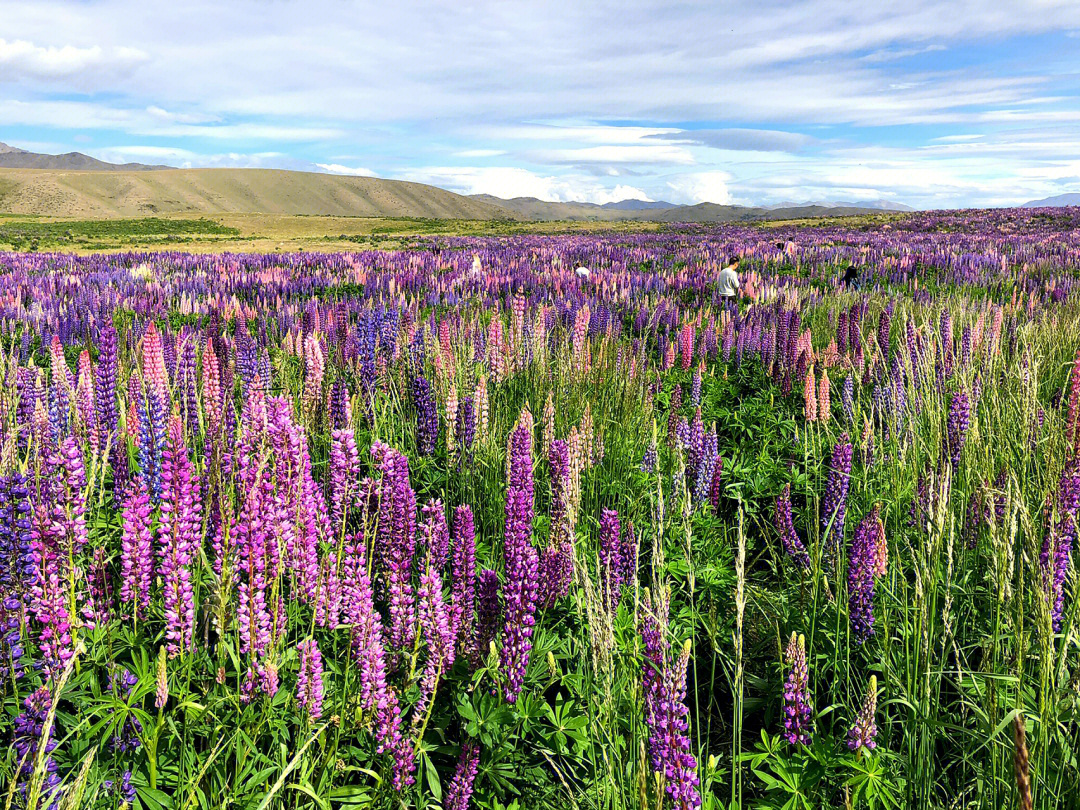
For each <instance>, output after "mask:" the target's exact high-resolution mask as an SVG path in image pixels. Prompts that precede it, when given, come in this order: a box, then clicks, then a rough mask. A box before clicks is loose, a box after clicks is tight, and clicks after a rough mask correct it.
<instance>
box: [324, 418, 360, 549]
mask: <svg viewBox="0 0 1080 810" xmlns="http://www.w3.org/2000/svg"><path fill="white" fill-rule="evenodd" d="M359 475H360V451H359V450H357V448H356V436H355V435H354V434H353V432H352V429H351V428H340V429H337V430H335V431H334V432H333V433H332V435H331V441H330V473H329V479H330V521H331V523H332V525H333V531H334V533H335V535H337V536H340V532H341V531H343V529H344V526H345V520H346V517H347V515H348V510H349V509H350V508H351V507H352V506H353V502H354V501H355V499H356V495H357V481H358V480H359Z"/></svg>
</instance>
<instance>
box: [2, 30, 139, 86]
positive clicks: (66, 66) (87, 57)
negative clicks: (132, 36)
mask: <svg viewBox="0 0 1080 810" xmlns="http://www.w3.org/2000/svg"><path fill="white" fill-rule="evenodd" d="M147 59H149V57H148V56H147V54H146V52H145V51H141V50H139V49H138V48H130V47H115V48H108V49H106V48H102V47H100V46H97V45H95V46H92V47H89V48H79V47H75V46H73V45H62V46H60V47H56V46H47V47H46V46H41V45H35V44H34V43H33V42H29V41H27V40H25V39H16V40H10V41H9V40H6V39H0V81H3V80H4V79H5V78H7V79H11V80H15V79H19V78H24V79H38V80H49V79H69V78H73V77H79V78H86V76H85V74H87V73H90V74H94V75H96V76H99V77H102V78H104V77H111V78H118V77H121V76H126V75H128V74H130V73H131V71H133V70H134V69H135V68H136V67H138V66H139V65H141V64H142V63H144V62H146V61H147Z"/></svg>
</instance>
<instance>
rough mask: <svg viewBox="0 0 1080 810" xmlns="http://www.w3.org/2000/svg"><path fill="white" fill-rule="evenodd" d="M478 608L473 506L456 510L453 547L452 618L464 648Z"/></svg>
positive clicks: (470, 633) (451, 567)
mask: <svg viewBox="0 0 1080 810" xmlns="http://www.w3.org/2000/svg"><path fill="white" fill-rule="evenodd" d="M475 611H476V528H475V524H474V521H473V512H472V509H471V508H470V507H469V506H468V505H467V504H462V505H461V506H459V507H458V508H457V509H455V510H454V549H453V553H452V555H451V558H450V619H451V629H452V631H453V634H454V637H455V638H456V639H457V648H458V650H459V651H461V652H464V651H465V650H466V649H467V647H468V645H469V643H471V641H472V637H473V622H474V620H475Z"/></svg>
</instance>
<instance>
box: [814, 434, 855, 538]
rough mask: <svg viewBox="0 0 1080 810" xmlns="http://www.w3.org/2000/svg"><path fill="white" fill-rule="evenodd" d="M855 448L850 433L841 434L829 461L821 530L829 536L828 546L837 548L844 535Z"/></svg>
mask: <svg viewBox="0 0 1080 810" xmlns="http://www.w3.org/2000/svg"><path fill="white" fill-rule="evenodd" d="M853 453H854V448H853V447H852V445H851V441H850V440H849V439H848V434H847V433H843V434H841V436H840V438H839V439H838V440H837V442H836V445H835V446H834V447H833V452H832V459H831V460H830V462H829V474H828V477H827V479H826V481H825V497H824V499H823V502H822V506H823V508H822V512H821V531H822V535H823V536H826V537H828V538H829V540H830V543H829V546H828V548H830V549H836V548H838V547H839V545H840V541H841V539H842V538H843V536H844V519H845V517H846V516H847V496H848V489H849V488H850V486H851V460H852V455H853Z"/></svg>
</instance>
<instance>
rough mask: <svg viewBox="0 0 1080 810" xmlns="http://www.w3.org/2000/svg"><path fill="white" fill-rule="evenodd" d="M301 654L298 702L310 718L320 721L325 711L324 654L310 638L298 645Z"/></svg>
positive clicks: (297, 678) (297, 680)
mask: <svg viewBox="0 0 1080 810" xmlns="http://www.w3.org/2000/svg"><path fill="white" fill-rule="evenodd" d="M296 650H297V652H298V653H299V654H300V672H299V674H298V675H297V676H296V702H297V703H299V704H300V705H301V706H302V707H303V708H304V711H306V712H307V714H308V717H310V718H311V719H312V720H318V719H319V718H320V717H322V711H323V663H322V653H321V652H319V645H318V644H317V643H316V641H315V639H313V638H309V639H307V640H305V641H301V642H300V643H299V644H297V645H296Z"/></svg>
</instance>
